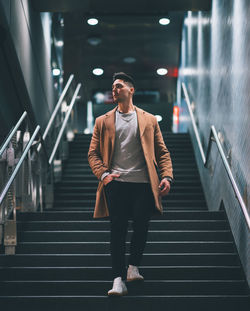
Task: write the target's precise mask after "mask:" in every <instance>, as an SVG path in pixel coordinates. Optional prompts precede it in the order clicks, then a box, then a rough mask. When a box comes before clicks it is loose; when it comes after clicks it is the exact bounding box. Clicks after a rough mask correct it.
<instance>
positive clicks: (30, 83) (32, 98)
mask: <svg viewBox="0 0 250 311" xmlns="http://www.w3.org/2000/svg"><path fill="white" fill-rule="evenodd" d="M30 3H31V1H28V0H0V11H1V16H2V17H4V18H2V19H1V26H3V28H4V29H5V31H6V33H7V34H8V36H9V37H10V41H11V43H9V46H8V47H7V48H6V46H5V47H3V49H5V50H6V49H8V48H10V46H11V45H13V50H14V53H13V54H12V55H9V59H8V61H9V63H10V64H11V63H13V62H15V61H16V63H17V64H18V66H16V67H20V71H19V72H15V68H14V67H13V66H12V65H11V66H12V68H9V71H12V73H11V74H12V76H13V79H12V80H13V81H12V83H13V84H16V85H13V89H14V91H15V92H16V97H17V99H16V102H15V105H16V107H18V106H20V103H21V105H22V106H23V110H25V107H24V106H25V105H30V109H31V111H32V112H33V113H34V114H33V116H31V117H34V118H35V120H34V121H35V123H37V124H39V125H40V126H41V127H42V129H44V128H45V125H46V124H47V122H48V118H49V116H50V114H51V111H52V108H53V106H54V104H55V98H56V97H55V90H54V86H53V77H52V72H51V64H50V61H51V59H50V51H49V49H48V42H47V43H46V40H47V41H48V40H49V45H50V38H48V36H47V38H45V37H44V33H45V32H44V30H43V25H42V22H41V15H40V13H39V12H35V11H34V10H33V9H32V6H31V4H30ZM45 39H46V40H45ZM14 54H15V55H14ZM5 56H6V57H7V58H8V53H5ZM11 74H10V75H11ZM0 75H2V73H0ZM14 80H15V82H14ZM22 83H23V85H22ZM21 85H22V87H20V86H21ZM0 87H3V85H2V84H1V85H0ZM18 87H19V88H23V89H24V88H25V90H26V93H27V94H26V95H27V96H26V95H25V92H22V90H18ZM25 96H26V98H25V99H24V97H25ZM10 102H11V105H12V106H13V105H14V103H13V101H12V96H11V94H10V95H9V96H5V98H4V100H2V101H1V105H2V110H3V111H4V110H5V114H6V115H7V114H8V111H9V105H10ZM23 102H25V103H23ZM22 103H23V104H22ZM11 113H13V112H11ZM19 117H20V115H19V110H18V111H17V115H15V116H13V117H12V118H10V119H9V120H10V121H9V122H11V123H10V124H6V127H7V126H9V127H10V126H12V125H13V124H12V122H13V119H15V120H16V119H17V118H19Z"/></svg>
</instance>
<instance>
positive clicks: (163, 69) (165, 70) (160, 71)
mask: <svg viewBox="0 0 250 311" xmlns="http://www.w3.org/2000/svg"><path fill="white" fill-rule="evenodd" d="M167 73H168V70H167V69H166V68H159V69H157V74H158V75H160V76H165V75H166V74H167Z"/></svg>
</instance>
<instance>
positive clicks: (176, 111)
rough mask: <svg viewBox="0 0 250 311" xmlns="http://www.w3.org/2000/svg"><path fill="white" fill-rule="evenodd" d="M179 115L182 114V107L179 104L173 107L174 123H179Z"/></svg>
mask: <svg viewBox="0 0 250 311" xmlns="http://www.w3.org/2000/svg"><path fill="white" fill-rule="evenodd" d="M179 115H180V108H179V107H178V106H174V109H173V121H174V124H179Z"/></svg>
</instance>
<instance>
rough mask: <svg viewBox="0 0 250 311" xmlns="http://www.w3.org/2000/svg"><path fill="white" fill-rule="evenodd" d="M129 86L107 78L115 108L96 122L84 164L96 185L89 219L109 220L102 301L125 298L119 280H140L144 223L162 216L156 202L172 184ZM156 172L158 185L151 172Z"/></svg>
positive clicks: (117, 77) (121, 77)
mask: <svg viewBox="0 0 250 311" xmlns="http://www.w3.org/2000/svg"><path fill="white" fill-rule="evenodd" d="M134 92H135V83H134V80H133V79H132V77H130V76H128V75H127V74H125V73H123V72H120V73H115V74H114V76H113V85H112V95H113V100H114V102H115V103H116V104H117V107H116V108H115V109H113V110H111V111H109V112H108V113H106V114H105V115H102V116H100V117H98V118H97V119H96V122H95V127H94V131H93V136H92V139H91V143H90V147H89V153H88V159H89V164H90V167H91V169H92V171H93V173H94V174H95V175H96V177H97V178H98V179H99V180H100V182H99V185H98V189H97V193H96V205H95V211H94V217H106V216H110V221H111V242H110V245H111V259H112V272H113V278H114V282H113V288H112V289H111V290H109V291H108V295H109V296H112V295H119V296H122V295H125V294H127V288H126V285H125V280H127V281H134V280H143V276H142V275H141V274H140V273H139V270H138V266H139V265H140V262H141V259H142V254H143V251H144V248H145V244H146V238H147V232H148V225H149V220H150V217H151V216H152V214H153V213H154V212H157V211H158V212H159V213H162V204H161V196H164V195H167V194H168V192H169V190H170V184H171V181H172V178H173V175H172V162H171V159H170V154H169V152H168V150H167V148H166V146H165V144H164V141H163V138H162V134H161V131H160V128H159V125H158V122H157V120H156V118H155V117H154V116H153V115H151V114H149V113H147V112H145V111H143V110H142V109H140V108H138V107H136V106H134V105H133V94H134ZM157 167H158V168H159V171H160V176H161V182H159V179H158V175H157V170H156V168H157ZM129 218H132V221H133V234H132V238H131V243H130V256H129V266H128V270H127V271H126V264H125V251H126V234H127V227H128V219H129Z"/></svg>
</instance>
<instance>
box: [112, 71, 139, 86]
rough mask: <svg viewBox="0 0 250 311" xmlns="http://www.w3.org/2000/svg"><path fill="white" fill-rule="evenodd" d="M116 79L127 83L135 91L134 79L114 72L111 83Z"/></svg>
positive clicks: (122, 73) (123, 73)
mask: <svg viewBox="0 0 250 311" xmlns="http://www.w3.org/2000/svg"><path fill="white" fill-rule="evenodd" d="M117 79H120V80H123V81H124V82H129V83H131V84H132V86H133V88H134V89H135V81H134V79H133V78H132V77H131V76H129V75H128V74H126V73H125V72H116V73H114V75H113V82H114V81H115V80H117Z"/></svg>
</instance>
